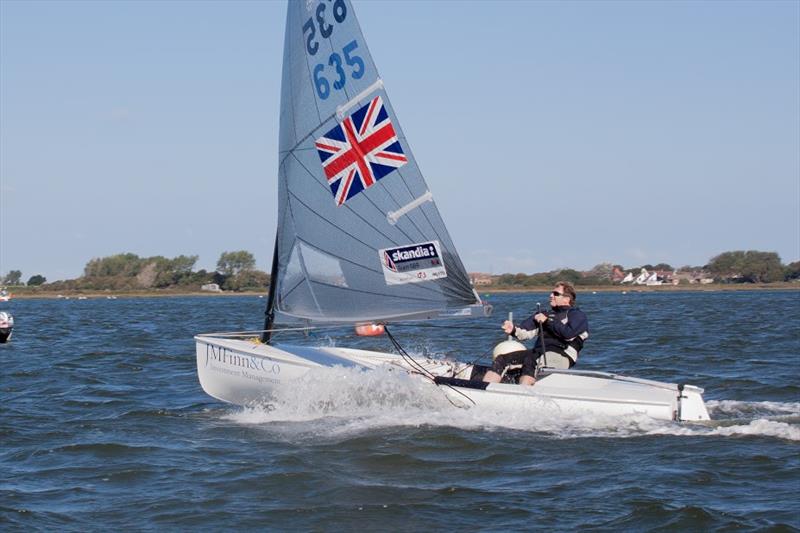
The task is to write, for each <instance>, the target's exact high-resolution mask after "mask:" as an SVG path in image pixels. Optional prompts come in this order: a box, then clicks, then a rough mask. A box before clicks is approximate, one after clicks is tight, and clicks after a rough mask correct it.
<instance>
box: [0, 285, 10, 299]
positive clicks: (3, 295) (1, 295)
mask: <svg viewBox="0 0 800 533" xmlns="http://www.w3.org/2000/svg"><path fill="white" fill-rule="evenodd" d="M9 300H11V293H10V292H8V290H6V288H5V287H3V288H2V289H0V302H7V301H9Z"/></svg>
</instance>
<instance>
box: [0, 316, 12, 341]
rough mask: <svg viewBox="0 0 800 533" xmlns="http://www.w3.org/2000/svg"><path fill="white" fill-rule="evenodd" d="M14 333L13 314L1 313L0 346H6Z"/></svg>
mask: <svg viewBox="0 0 800 533" xmlns="http://www.w3.org/2000/svg"><path fill="white" fill-rule="evenodd" d="M13 332H14V317H13V316H11V313H7V312H5V311H0V344H5V343H6V342H8V341H9V340H11V334H12V333H13Z"/></svg>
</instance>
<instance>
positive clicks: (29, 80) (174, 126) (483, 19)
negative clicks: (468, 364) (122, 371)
mask: <svg viewBox="0 0 800 533" xmlns="http://www.w3.org/2000/svg"><path fill="white" fill-rule="evenodd" d="M354 6H355V10H356V13H357V15H358V17H359V20H360V22H361V25H362V28H363V30H364V34H365V38H366V39H367V42H368V44H369V47H370V49H371V52H372V55H373V58H374V59H375V62H376V64H377V65H378V69H379V71H380V73H381V76H382V77H383V79H384V82H385V84H386V89H387V91H388V94H389V96H390V98H391V100H392V104H393V107H394V109H395V111H396V113H397V115H398V118H399V120H400V122H401V124H402V126H403V129H404V130H405V133H406V135H407V136H408V139H409V143H410V144H411V149H412V150H413V151H414V153H415V156H416V158H417V160H418V162H419V164H420V167H421V169H422V172H423V174H424V175H425V176H426V179H427V181H428V184H429V186H430V188H431V191H432V192H433V193H434V195H435V198H436V202H437V204H438V206H439V209H440V210H441V212H442V215H443V217H444V219H445V222H446V223H447V225H448V229H449V230H450V233H451V235H452V237H453V240H454V241H455V244H456V246H457V248H458V249H459V252H460V254H461V256H462V259H463V260H464V263H465V265H466V267H467V269H468V270H470V271H484V272H493V273H503V272H540V271H546V270H551V269H555V268H560V267H572V268H578V269H588V268H591V267H592V266H594V265H595V264H597V263H601V262H613V263H621V264H622V265H624V266H626V267H633V266H637V265H641V264H644V263H653V264H655V263H659V262H667V263H670V264H672V265H673V266H682V265H687V264H688V265H701V264H705V263H706V262H707V261H708V260H709V259H710V258H711V257H713V256H714V255H716V254H718V253H720V252H724V251H728V250H742V249H757V250H764V251H775V252H778V253H779V254H780V256H781V258H782V260H783V261H784V263H788V262H791V261H796V260H798V259H800V2H796V1H780V2H769V1H766V2H743V1H739V2H723V1H719V2H627V1H626V2H602V1H593V2H522V1H519V2H504V1H492V2H488V1H486V2H484V1H475V2H469V1H459V2H455V1H450V2H445V1H441V2H435V1H434V2H426V1H404V2H400V1H396V2H378V1H358V0H355V1H354ZM284 17H285V4H284V3H283V2H257V1H243V2H235V1H234V2H213V1H205V2H193V1H188V0H186V1H177V2H155V1H137V2H123V1H113V2H99V1H90V2H72V1H67V0H60V1H56V2H37V1H25V2H21V1H14V0H0V211H1V212H0V274H4V273H6V272H8V271H9V270H12V269H14V270H21V271H22V273H23V279H24V280H27V279H28V278H29V277H30V276H32V275H34V274H42V275H44V276H46V277H47V279H48V280H49V281H53V280H56V279H66V278H73V277H77V276H79V275H80V274H81V273H82V271H83V267H84V265H85V264H86V263H87V262H88V261H89V260H90V259H92V258H93V257H103V256H107V255H112V254H115V253H122V252H133V253H136V254H139V255H140V256H151V255H164V256H168V257H174V256H177V255H181V254H184V255H199V257H200V258H199V260H198V262H197V265H196V267H197V268H206V269H212V268H214V266H215V265H216V261H217V259H218V258H219V255H220V254H221V253H222V252H224V251H233V250H242V249H244V250H249V251H251V252H253V253H254V254H255V256H256V258H257V262H258V266H259V268H261V269H263V270H269V265H270V261H271V256H272V246H273V237H274V234H275V222H276V213H277V205H276V196H277V195H276V191H277V185H276V174H277V157H276V152H277V144H278V141H277V135H278V112H279V94H280V93H279V90H280V73H281V61H282V47H283V32H284V28H283V26H284V22H285V21H284Z"/></svg>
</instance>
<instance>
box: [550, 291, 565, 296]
mask: <svg viewBox="0 0 800 533" xmlns="http://www.w3.org/2000/svg"><path fill="white" fill-rule="evenodd" d="M550 294H552V295H553V296H564V293H563V292H558V291H553V292H551V293H550Z"/></svg>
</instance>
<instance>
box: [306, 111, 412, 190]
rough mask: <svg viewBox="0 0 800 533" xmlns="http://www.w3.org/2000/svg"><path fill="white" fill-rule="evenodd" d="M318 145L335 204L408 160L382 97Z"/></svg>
mask: <svg viewBox="0 0 800 533" xmlns="http://www.w3.org/2000/svg"><path fill="white" fill-rule="evenodd" d="M316 147H317V153H318V154H319V159H320V161H321V162H322V168H323V170H324V171H325V177H327V178H328V185H329V186H330V188H331V193H333V197H334V200H335V201H336V205H342V204H344V203H345V202H346V201H347V200H349V199H350V198H352V197H353V196H355V195H356V194H358V193H360V192H361V191H363V190H364V189H367V188H369V187H372V186H373V185H375V183H376V182H377V181H378V180H379V179H381V178H382V177H384V176H386V175H387V174H389V173H390V172H391V171H393V170H394V169H396V168H400V167H402V166H403V165H405V164H406V163H407V162H408V158H407V157H406V155H405V153H404V152H403V148H402V147H401V146H400V141H398V140H397V133H395V131H394V126H393V125H392V121H391V120H389V114H388V113H387V112H386V107H384V105H383V99H382V98H381V97H380V96H376V97H375V98H373V99H372V101H370V102H369V103H368V104H367V105H365V106H363V107H361V108H359V109H358V110H356V111H355V112H354V113H353V114H352V115H350V116H349V117H347V118H345V119H344V121H342V122H341V123H340V124H338V125H337V126H336V127H335V128H333V129H332V130H330V131H329V132H328V133H326V134H325V135H323V136H322V137H320V138H319V139H317V140H316Z"/></svg>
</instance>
